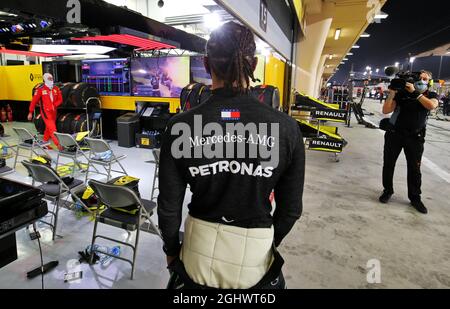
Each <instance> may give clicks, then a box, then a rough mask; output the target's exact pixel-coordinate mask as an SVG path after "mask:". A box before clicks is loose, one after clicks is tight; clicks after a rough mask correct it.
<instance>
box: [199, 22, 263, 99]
mask: <svg viewBox="0 0 450 309" xmlns="http://www.w3.org/2000/svg"><path fill="white" fill-rule="evenodd" d="M255 52H256V44H255V37H254V35H253V33H252V32H251V30H250V29H248V28H247V27H244V26H242V25H239V24H237V23H235V22H228V23H226V24H224V25H223V26H222V27H220V28H218V29H217V30H215V31H214V32H213V33H212V34H211V36H210V39H209V40H208V43H207V45H206V53H207V57H208V64H209V67H210V70H211V71H212V72H214V74H215V75H216V76H217V78H219V79H221V80H223V81H224V82H225V88H229V89H235V91H236V92H237V93H239V94H244V93H246V92H247V91H248V89H249V87H250V79H251V80H252V81H253V82H255V81H257V79H255V77H254V75H253V71H254V69H255V65H256V63H255Z"/></svg>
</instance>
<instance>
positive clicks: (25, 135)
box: [13, 128, 50, 168]
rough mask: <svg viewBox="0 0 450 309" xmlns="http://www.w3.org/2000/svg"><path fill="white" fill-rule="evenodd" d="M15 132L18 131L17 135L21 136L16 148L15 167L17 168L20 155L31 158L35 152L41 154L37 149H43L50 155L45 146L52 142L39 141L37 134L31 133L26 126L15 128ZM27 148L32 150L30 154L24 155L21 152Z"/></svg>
mask: <svg viewBox="0 0 450 309" xmlns="http://www.w3.org/2000/svg"><path fill="white" fill-rule="evenodd" d="M13 130H14V132H16V134H17V136H18V137H19V143H18V144H17V146H16V147H17V149H16V157H15V159H14V168H16V165H17V159H18V158H19V157H24V158H27V159H29V160H31V158H32V157H33V154H35V155H37V156H39V155H40V154H39V152H37V150H41V151H42V152H43V153H44V154H45V155H47V156H48V157H50V155H49V154H48V152H47V151H46V150H45V149H44V148H43V147H45V146H48V145H50V142H43V141H39V140H38V139H37V138H36V136H34V135H33V134H31V133H30V132H29V131H28V130H27V129H24V128H13ZM21 149H23V150H27V151H29V152H30V154H29V155H28V156H24V155H22V154H20V150H21Z"/></svg>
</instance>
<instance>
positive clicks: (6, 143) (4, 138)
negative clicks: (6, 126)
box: [0, 134, 17, 154]
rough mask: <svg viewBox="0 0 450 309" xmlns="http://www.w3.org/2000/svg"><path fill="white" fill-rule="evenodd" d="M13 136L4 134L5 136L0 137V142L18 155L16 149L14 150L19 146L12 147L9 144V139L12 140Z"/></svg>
mask: <svg viewBox="0 0 450 309" xmlns="http://www.w3.org/2000/svg"><path fill="white" fill-rule="evenodd" d="M10 137H11V135H7V134H4V135H3V136H1V135H0V142H1V143H2V144H3V146H6V147H8V148H9V149H11V151H12V152H13V153H14V154H16V149H14V148H15V147H17V145H11V144H9V143H8V140H7V139H8V138H10Z"/></svg>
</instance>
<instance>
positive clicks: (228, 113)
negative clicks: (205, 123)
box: [221, 109, 241, 120]
mask: <svg viewBox="0 0 450 309" xmlns="http://www.w3.org/2000/svg"><path fill="white" fill-rule="evenodd" d="M221 117H222V120H239V119H241V112H240V111H239V110H238V109H223V110H222V111H221Z"/></svg>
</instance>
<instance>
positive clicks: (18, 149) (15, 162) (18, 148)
mask: <svg viewBox="0 0 450 309" xmlns="http://www.w3.org/2000/svg"><path fill="white" fill-rule="evenodd" d="M19 152H20V147H19V146H17V151H16V158H15V159H14V168H16V165H17V158H18V157H19Z"/></svg>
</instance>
